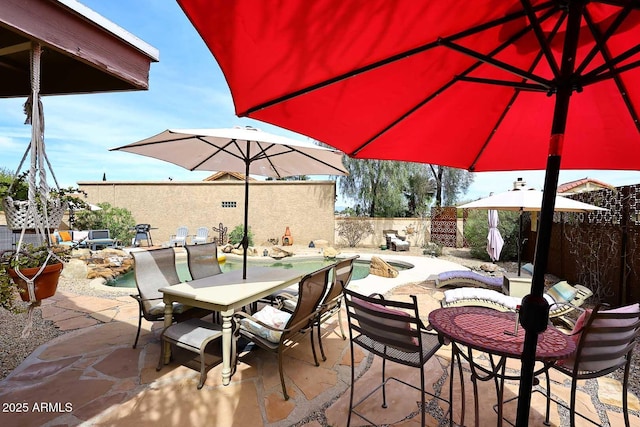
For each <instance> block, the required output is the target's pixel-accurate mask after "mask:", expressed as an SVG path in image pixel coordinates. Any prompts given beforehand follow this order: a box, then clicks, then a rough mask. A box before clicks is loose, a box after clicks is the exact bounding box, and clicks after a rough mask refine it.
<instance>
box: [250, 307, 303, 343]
mask: <svg viewBox="0 0 640 427" xmlns="http://www.w3.org/2000/svg"><path fill="white" fill-rule="evenodd" d="M253 318H254V319H256V320H259V321H261V322H262V323H264V324H266V325H269V326H271V327H273V328H276V329H284V328H285V326H286V324H287V322H288V321H289V319H290V318H291V313H287V312H286V311H282V310H278V309H277V308H275V307H273V306H270V305H265V306H264V307H263V308H262V309H260V310H259V311H258V312H256V313H255V314H254V315H253ZM240 327H241V328H243V329H245V330H247V331H249V332H251V333H253V334H255V335H257V336H259V337H260V338H264V339H266V340H268V341H271V342H273V343H278V342H280V338H281V337H282V332H281V331H274V330H271V329H269V328H265V327H264V326H262V325H259V324H258V323H256V322H254V321H252V320H251V319H241V320H240Z"/></svg>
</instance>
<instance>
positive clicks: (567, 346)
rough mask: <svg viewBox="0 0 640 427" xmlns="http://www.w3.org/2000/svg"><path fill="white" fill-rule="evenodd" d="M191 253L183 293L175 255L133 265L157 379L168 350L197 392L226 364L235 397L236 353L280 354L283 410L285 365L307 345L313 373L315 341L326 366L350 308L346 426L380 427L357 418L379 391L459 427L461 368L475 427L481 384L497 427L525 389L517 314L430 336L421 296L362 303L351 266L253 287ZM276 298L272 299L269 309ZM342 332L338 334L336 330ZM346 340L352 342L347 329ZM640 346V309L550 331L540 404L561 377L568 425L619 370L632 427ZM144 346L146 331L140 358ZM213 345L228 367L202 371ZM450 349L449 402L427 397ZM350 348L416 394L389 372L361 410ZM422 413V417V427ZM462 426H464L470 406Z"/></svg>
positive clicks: (432, 321) (450, 315)
mask: <svg viewBox="0 0 640 427" xmlns="http://www.w3.org/2000/svg"><path fill="white" fill-rule="evenodd" d="M186 248H187V255H188V257H187V263H188V266H189V271H190V273H191V276H192V278H193V280H190V281H181V280H180V279H179V278H178V277H177V273H175V252H174V250H173V248H163V249H155V250H149V251H140V252H135V253H134V254H133V255H134V258H135V261H136V266H135V271H136V273H135V277H136V285H137V287H138V292H139V295H137V296H134V298H136V299H137V300H138V302H139V304H140V319H142V318H143V317H144V318H147V319H148V320H162V319H164V325H165V328H164V330H163V332H162V334H161V345H162V351H161V355H160V359H159V361H158V367H157V369H158V370H161V369H162V367H163V365H165V364H167V363H169V362H170V358H171V350H172V349H171V346H172V345H173V346H175V347H176V348H178V347H179V348H182V349H187V350H189V351H191V352H193V353H196V354H197V355H198V357H197V358H193V359H190V360H188V361H185V362H181V363H183V364H185V366H189V367H192V368H193V369H196V370H199V371H200V380H199V383H198V388H201V387H203V385H204V383H205V381H206V376H207V372H208V370H209V369H211V367H212V366H215V365H217V364H219V363H220V359H221V363H222V368H223V369H222V383H223V384H224V385H228V384H229V383H230V379H231V376H232V375H233V373H234V372H235V367H236V364H237V363H238V354H237V349H236V342H237V340H238V338H240V337H242V338H244V339H245V340H248V341H251V342H253V343H254V344H256V345H257V346H258V347H260V348H263V349H265V350H267V351H270V352H273V353H276V354H277V357H278V368H279V374H280V381H281V386H282V391H283V397H284V399H285V400H287V399H288V398H289V395H288V393H287V388H286V385H285V380H284V366H283V353H284V352H285V351H286V350H287V349H289V348H291V346H293V345H294V344H297V343H299V342H300V341H301V340H304V339H306V337H307V336H309V339H310V345H311V348H312V352H313V357H314V363H315V365H316V366H318V365H319V363H318V357H317V353H316V347H315V341H316V340H314V335H316V336H317V341H318V345H319V348H320V352H321V356H322V359H323V360H325V359H326V356H325V354H324V349H323V347H322V339H321V337H322V334H321V330H320V326H321V324H322V323H323V322H324V321H326V320H327V319H329V318H330V317H332V316H333V315H334V314H335V313H338V314H340V312H341V307H342V304H343V302H344V305H345V307H346V310H345V311H346V313H347V319H348V322H347V323H348V325H349V339H350V345H351V358H352V360H351V389H350V401H349V415H348V421H347V425H350V423H351V417H352V415H356V416H358V417H360V418H362V419H364V420H365V421H367V422H368V423H372V424H373V422H372V421H371V420H370V419H369V417H370V414H366V413H364V412H363V411H362V410H359V409H358V407H359V406H360V405H361V404H362V403H363V402H364V401H365V400H367V399H370V398H374V397H375V398H378V396H379V394H377V393H376V391H377V390H378V389H382V405H383V407H386V405H387V402H386V397H385V396H386V392H385V389H386V387H387V386H388V385H389V383H390V382H392V381H394V382H399V383H401V384H404V385H406V386H409V387H412V388H415V389H417V390H420V396H421V397H420V406H419V408H427V405H426V402H425V396H426V395H431V396H432V397H433V398H436V399H438V400H441V401H443V402H445V403H448V404H449V409H448V412H447V413H446V414H447V416H448V418H449V420H450V423H451V424H453V415H454V414H453V408H452V406H453V405H451V403H450V402H452V401H453V400H454V396H453V390H454V387H453V384H454V383H453V382H454V379H455V375H454V374H455V369H456V367H457V369H458V370H459V377H460V378H459V380H460V383H461V392H462V394H463V396H462V399H463V401H464V393H465V391H464V382H463V378H462V377H463V370H462V362H463V360H464V362H466V363H468V364H469V366H470V376H471V382H472V385H473V389H474V402H475V404H474V409H475V415H476V416H475V423H476V425H478V422H479V417H478V408H479V407H478V400H477V394H478V387H477V382H478V381H488V380H493V381H494V383H495V385H496V397H497V405H496V406H495V408H494V409H495V410H496V412H497V414H498V425H502V423H503V413H502V405H503V403H504V402H503V400H504V399H503V390H504V382H505V380H517V379H518V378H519V374H517V373H510V372H508V371H507V359H509V358H514V359H520V357H521V355H522V348H523V342H524V335H525V334H524V330H523V329H522V328H518V327H517V325H518V319H517V313H516V312H515V311H499V310H495V309H493V308H488V307H470V306H446V304H445V305H444V306H443V307H442V308H439V309H436V310H433V311H432V312H431V313H429V314H428V320H429V324H428V325H425V324H423V322H422V320H421V319H422V317H421V315H420V313H419V310H418V302H417V298H416V296H413V295H411V296H410V302H406V301H392V300H386V299H384V297H382V296H381V295H378V294H376V295H369V296H365V295H362V294H358V293H356V292H354V291H351V290H349V289H348V288H347V285H348V284H349V281H350V279H351V275H352V271H353V261H354V258H355V257H354V258H348V259H341V260H337V261H336V263H334V264H331V265H329V266H326V267H323V268H320V269H318V270H316V271H313V272H306V273H305V272H303V271H299V270H295V269H284V268H272V267H270V268H266V267H250V268H248V270H247V276H246V278H243V277H242V271H241V270H233V271H230V272H227V273H222V272H221V270H220V267H219V265H218V262H217V246H216V244H215V243H207V244H203V245H189V246H186ZM294 283H298V286H297V292H293V293H292V292H282V290H283V289H285V288H287V287H290V286H291V285H292V284H294ZM479 290H484V291H487V290H486V289H479ZM492 292H493V291H492ZM272 295H275V297H274V298H268V297H269V296H272ZM259 300H261V301H267V302H269V301H275V304H276V305H275V306H273V305H270V304H268V303H267V304H265V305H264V306H263V307H262V308H261V309H260V310H259V311H257V312H254V313H253V314H249V313H248V312H247V307H250V306H251V305H252V303H254V302H256V301H259ZM187 307H190V308H187ZM211 312H214V313H216V314H217V315H219V318H217V317H215V316H214V318H213V320H214V321H206V320H203V319H202V318H201V317H204V316H205V315H206V314H207V313H211ZM174 321H177V323H174ZM339 324H340V325H342V321H341V320H340V319H339ZM139 328H140V326H139ZM341 333H342V336H343V338H346V335H345V334H344V331H342V329H341ZM639 335H640V306H639V305H638V304H634V305H631V306H627V307H623V308H619V309H614V310H604V309H603V307H601V306H597V307H596V308H595V309H594V310H592V311H585V312H584V313H583V315H582V316H581V317H580V318H579V319H578V321H577V322H576V325H575V327H574V329H573V331H572V333H571V334H565V333H563V332H561V331H560V330H559V329H556V328H555V327H554V326H553V325H551V324H549V325H548V326H547V328H546V330H545V331H543V333H542V334H541V335H540V337H539V340H538V346H537V350H536V360H537V361H540V362H542V367H541V368H540V369H539V370H538V371H536V372H535V374H536V375H545V377H546V378H547V382H546V384H547V387H546V388H545V389H541V390H536V391H540V392H542V393H544V394H545V396H546V397H547V399H549V402H550V401H551V400H552V399H555V397H553V395H552V394H551V390H550V388H549V387H550V385H549V381H548V378H549V374H548V371H549V370H550V369H555V370H558V371H560V372H563V373H565V374H567V375H568V376H569V377H571V379H572V396H571V401H570V402H569V406H570V408H571V410H570V413H571V417H572V425H573V418H574V417H575V390H576V388H575V387H576V386H575V382H576V380H579V379H585V378H595V377H598V376H601V375H606V374H609V373H611V372H613V371H615V370H617V369H619V368H624V370H625V373H624V378H625V379H624V384H623V397H622V399H623V407H624V408H623V409H624V412H625V422H626V425H627V427H629V420H628V414H627V398H626V390H627V386H628V384H627V382H628V371H629V366H630V356H631V354H632V350H633V347H634V344H635V338H636V337H638V336H639ZM138 336H139V330H138V333H137V335H136V342H135V343H134V347H135V345H136V343H137V340H138ZM218 341H221V342H222V343H221V357H218V358H215V359H214V361H213V363H208V362H206V361H207V360H208V359H207V357H206V354H205V353H206V350H207V348H208V346H209V345H211V344H212V343H214V342H218ZM443 344H451V352H452V356H451V360H452V363H451V373H450V376H449V381H450V387H449V390H450V392H449V396H448V399H445V398H443V397H441V396H439V395H437V393H436V394H432V393H430V392H428V391H427V390H426V386H425V379H424V378H425V376H424V370H425V364H426V363H427V362H428V361H429V359H430V358H431V357H432V356H433V355H434V354H435V353H436V352H437V351H438V349H439V348H440V347H441V346H442V345H443ZM354 345H358V346H360V347H362V348H364V349H365V350H368V351H369V352H371V353H373V354H374V355H376V356H379V357H382V358H383V359H384V362H394V363H399V364H402V365H405V366H411V367H415V368H417V369H420V386H417V385H415V384H413V383H412V382H407V381H405V380H402V379H400V378H397V377H394V376H387V375H386V374H385V366H386V363H384V362H383V368H382V369H383V374H382V381H381V383H380V384H379V385H378V386H377V387H376V388H375V389H374V390H371V391H370V392H369V393H367V394H366V395H365V397H364V398H362V399H361V400H359V401H358V402H354V396H355V393H354V387H356V382H357V381H356V378H355V365H356V363H355V360H354V351H353V349H354ZM480 353H482V354H486V355H487V357H488V358H489V360H490V362H491V363H490V364H489V365H487V364H486V363H481V362H478V360H480V359H479V357H478V355H479V354H480ZM561 404H563V403H561ZM548 408H549V407H548V406H547V415H546V416H547V417H548V411H549V409H548ZM425 412H426V411H421V417H422V418H421V425H423V426H424V425H425ZM578 415H580V416H583V415H582V414H578ZM460 417H461V423H462V424H464V405H463V406H462V413H461V414H460ZM508 422H511V421H508Z"/></svg>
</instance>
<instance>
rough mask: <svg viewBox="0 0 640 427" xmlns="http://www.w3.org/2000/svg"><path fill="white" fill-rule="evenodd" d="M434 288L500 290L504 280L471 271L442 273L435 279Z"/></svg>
mask: <svg viewBox="0 0 640 427" xmlns="http://www.w3.org/2000/svg"><path fill="white" fill-rule="evenodd" d="M435 282H436V288H442V287H444V286H455V287H468V286H474V287H479V288H487V289H493V290H496V291H501V290H502V285H503V282H504V279H503V278H502V277H492V276H485V275H483V274H480V273H476V272H475V271H472V270H451V271H444V272H442V273H440V274H438V276H437V277H435Z"/></svg>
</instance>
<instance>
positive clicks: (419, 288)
mask: <svg viewBox="0 0 640 427" xmlns="http://www.w3.org/2000/svg"><path fill="white" fill-rule="evenodd" d="M344 254H345V255H346V251H345V253H344ZM372 255H373V254H362V256H361V258H362V259H368V258H369V257H370V256H372ZM377 255H379V256H381V257H382V258H383V259H385V260H388V261H402V262H407V263H410V264H413V265H414V266H415V267H414V268H413V269H409V270H403V271H400V273H399V275H398V277H396V278H393V279H385V278H380V277H376V276H372V275H369V276H368V277H366V278H364V279H361V280H356V281H353V282H352V283H351V285H350V288H352V289H354V290H356V291H358V292H362V293H365V294H370V293H373V292H379V293H383V294H392V295H394V296H395V297H397V298H400V299H401V298H404V297H406V296H407V295H409V294H416V295H418V299H419V303H420V309H421V316H422V317H423V318H426V316H427V313H428V311H430V310H433V309H435V308H437V307H438V306H439V299H441V298H442V292H441V290H436V289H434V287H433V286H432V285H430V284H429V283H427V282H425V280H426V279H427V278H428V277H429V276H430V275H432V274H437V273H439V272H442V271H447V270H453V269H457V270H459V269H461V268H463V267H461V266H460V265H459V264H455V263H452V262H448V261H443V260H440V259H437V258H431V257H425V256H411V255H401V254H395V253H383V254H377ZM42 316H43V317H44V318H46V319H50V320H52V321H54V322H55V323H56V324H57V325H58V326H59V327H60V329H62V330H65V331H69V332H68V333H66V334H64V335H62V336H60V337H57V338H55V339H53V340H52V341H50V342H48V343H46V344H44V345H42V346H40V347H39V348H38V349H37V350H36V351H34V352H33V353H32V354H31V355H30V356H29V357H28V358H27V359H26V360H25V361H24V362H23V363H22V364H21V365H20V366H19V367H18V368H16V369H15V370H14V371H13V372H12V373H11V374H10V375H9V376H8V377H7V378H5V379H4V380H2V381H0V401H1V402H2V403H3V405H5V404H11V403H16V404H19V405H14V406H10V407H9V406H7V408H12V410H11V411H9V412H6V411H3V412H0V423H1V424H2V425H12V426H36V425H37V426H60V425H73V426H75V425H83V426H102V425H104V426H141V425H151V424H154V425H160V426H182V425H190V426H200V425H202V426H205V425H206V426H242V427H244V426H248V425H265V426H273V427H280V426H292V425H296V426H302V425H304V426H310V427H316V426H329V425H331V426H343V425H346V414H347V408H348V397H349V393H348V392H347V391H348V387H349V384H350V379H349V375H350V351H349V345H348V341H343V340H342V339H341V338H340V336H339V328H338V327H337V326H338V324H337V322H338V320H337V316H336V317H335V318H334V319H333V321H332V322H330V323H328V324H327V325H326V327H325V328H324V331H323V337H324V338H323V343H324V344H325V350H326V352H327V356H328V358H327V360H326V361H324V362H321V363H320V366H319V367H316V366H314V365H313V363H312V360H313V358H312V356H311V354H310V350H309V347H310V346H309V345H308V344H307V343H305V342H304V341H303V343H302V345H298V346H296V347H294V348H293V349H292V350H290V351H288V352H287V353H285V355H286V356H285V360H284V371H285V376H286V381H287V388H288V391H289V393H290V395H291V399H290V400H289V401H284V400H283V398H282V392H281V388H280V382H279V376H278V368H277V362H276V358H275V357H274V355H273V354H267V353H265V352H263V351H262V350H260V349H254V350H252V351H248V352H245V353H242V354H241V358H240V363H239V365H238V370H237V372H236V374H235V375H234V376H233V378H232V381H231V384H230V385H229V386H222V385H221V367H220V366H217V367H215V368H213V369H212V370H211V371H210V372H209V374H208V378H207V381H206V383H205V386H204V387H203V388H202V389H201V390H197V389H196V384H197V381H198V376H199V374H198V373H197V372H195V371H193V370H191V369H188V368H185V367H183V366H180V365H178V364H177V363H171V364H170V365H167V366H165V367H164V368H163V369H162V370H161V371H160V372H156V369H155V367H156V364H157V361H158V357H159V352H160V344H159V334H160V331H161V328H162V323H161V322H153V323H152V322H147V321H144V320H143V331H142V333H141V337H140V342H139V344H138V348H137V349H135V350H134V349H132V348H131V345H132V342H133V339H134V336H135V332H136V327H137V318H138V308H137V303H136V302H135V301H134V300H133V299H132V298H130V297H129V296H122V297H118V298H117V299H103V298H96V297H91V296H86V295H75V294H72V293H69V292H65V291H59V292H58V293H57V294H56V295H55V296H54V297H52V298H50V299H47V300H45V301H43V304H42ZM343 317H346V316H343ZM450 355H451V351H450V348H449V347H448V346H444V347H442V348H441V349H440V350H439V352H438V353H437V355H436V357H434V358H432V359H431V360H430V361H429V362H428V365H427V374H426V376H427V377H428V378H427V384H429V385H431V384H442V386H441V388H440V386H438V385H436V386H435V387H436V388H438V391H439V392H440V393H441V394H442V395H443V396H448V369H449V363H450ZM355 360H356V364H357V370H358V372H359V373H361V374H362V377H361V378H360V379H359V380H358V381H357V382H356V394H357V395H362V394H364V393H365V392H368V391H369V389H370V387H371V386H370V385H371V384H372V383H373V382H375V381H377V380H378V379H379V376H380V366H381V365H380V359H379V358H374V359H373V362H371V360H370V357H369V355H367V354H366V353H364V352H363V351H361V350H357V351H356V355H355ZM511 367H513V368H517V366H511ZM389 368H390V371H391V374H392V375H396V376H400V377H403V378H407V379H409V380H410V381H413V382H415V374H416V372H417V371H416V370H415V369H411V368H404V367H397V366H393V364H391V365H390V366H389ZM553 379H554V380H557V381H560V378H559V377H556V376H554V377H553ZM467 380H468V378H467ZM590 381H591V383H590V385H589V387H587V388H585V389H581V391H579V401H580V406H581V409H580V410H581V411H582V412H584V411H586V412H588V413H590V414H591V416H593V417H594V418H596V419H598V418H602V421H601V422H603V423H604V425H611V426H622V425H623V422H622V414H621V413H620V406H621V404H620V392H619V387H620V384H619V383H618V382H617V381H616V380H614V379H612V378H609V377H605V378H602V379H598V380H597V381H596V380H590ZM468 385H469V387H467V388H466V389H467V397H466V398H467V401H468V402H467V408H468V409H467V418H466V420H467V423H468V424H469V423H471V422H472V421H473V415H472V414H470V412H473V411H472V410H471V408H472V407H473V406H469V405H471V401H470V400H469V399H470V398H471V396H470V395H471V390H472V388H471V387H470V384H468ZM553 390H554V393H555V394H557V395H560V396H563V397H564V398H566V396H567V393H568V390H569V388H568V386H567V384H566V383H564V384H563V383H561V382H557V383H554V385H553ZM593 390H597V392H595V393H594V392H593ZM346 392H347V393H346ZM408 393H414V391H412V389H406V388H404V387H402V386H399V387H398V386H396V385H394V387H390V388H389V391H388V399H389V400H390V404H389V408H388V409H384V410H383V409H381V408H380V405H379V403H372V404H369V405H368V406H367V407H366V408H365V409H362V410H363V411H364V412H366V413H370V414H373V415H372V417H373V419H374V420H376V421H377V422H379V423H385V424H390V425H406V426H411V425H419V418H420V417H419V416H413V417H411V418H409V419H406V417H407V415H408V414H410V413H411V412H414V415H415V412H416V407H415V403H416V400H417V399H418V397H417V396H416V397H415V398H413V397H412V398H409V399H407V395H408ZM516 393H517V383H509V384H507V387H506V393H505V397H506V398H508V397H511V396H514V395H515V394H516ZM588 393H591V396H590V395H589V394H588ZM412 396H413V395H412ZM480 396H481V414H480V417H481V419H480V425H482V426H485V425H493V424H495V421H496V418H495V417H496V416H495V413H494V412H493V410H492V409H491V406H492V405H491V402H492V399H493V400H495V394H494V391H493V387H492V384H491V383H490V382H489V383H481V384H480ZM538 397H539V396H537V397H536V400H534V401H533V405H532V411H531V413H532V415H531V417H532V420H531V423H530V425H539V424H540V420H541V418H540V417H541V416H542V415H541V413H542V412H543V411H544V405H543V404H541V402H540V400H537V399H538ZM629 397H630V399H629V406H630V408H631V410H632V415H631V418H632V420H631V424H632V425H640V412H639V411H640V404H639V403H638V399H637V397H636V396H633V395H630V396H629ZM454 408H455V410H456V411H459V402H457V404H456V405H454ZM20 409H22V412H19V410H20ZM441 409H442V410H446V406H445V407H441ZM514 411H515V405H514V404H512V405H511V406H508V407H507V408H506V414H507V416H511V417H512V415H513V413H514ZM436 412H437V411H436ZM454 419H457V417H455V418H454ZM562 419H563V418H562V413H561V412H560V411H559V410H558V408H556V407H555V405H554V407H553V408H552V418H551V420H552V425H564V424H561V420H562ZM352 422H353V424H355V425H362V420H359V419H357V418H354V419H353V420H352ZM607 423H608V424H607ZM428 425H448V421H444V420H442V419H440V420H437V419H435V418H433V417H431V416H430V417H428ZM578 425H586V424H584V423H582V421H581V420H580V421H579V423H578Z"/></svg>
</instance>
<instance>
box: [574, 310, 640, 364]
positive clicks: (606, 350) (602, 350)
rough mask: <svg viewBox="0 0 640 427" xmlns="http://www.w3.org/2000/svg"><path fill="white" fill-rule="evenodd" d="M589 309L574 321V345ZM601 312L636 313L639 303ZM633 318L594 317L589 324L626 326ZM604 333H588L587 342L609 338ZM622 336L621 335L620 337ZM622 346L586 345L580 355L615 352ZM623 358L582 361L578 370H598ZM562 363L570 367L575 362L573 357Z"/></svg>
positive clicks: (586, 318) (589, 311) (577, 340)
mask: <svg viewBox="0 0 640 427" xmlns="http://www.w3.org/2000/svg"><path fill="white" fill-rule="evenodd" d="M591 312H592V311H591V310H585V311H584V312H583V313H582V314H581V315H580V317H578V320H577V321H576V324H575V326H574V328H573V331H572V335H571V337H572V338H573V339H574V341H575V342H576V345H577V344H578V342H579V341H580V336H581V335H582V333H581V332H580V331H581V330H582V328H584V325H585V324H586V322H587V320H588V319H589V316H591ZM601 312H603V313H638V312H640V304H638V303H636V304H631V305H627V306H624V307H620V308H615V309H611V310H602V311H601ZM635 321H636V320H635V319H596V320H595V321H594V322H593V323H592V324H591V325H592V326H596V327H605V328H606V327H620V326H627V325H631V324H633V323H634V322H635ZM632 333H633V331H631V332H627V333H625V337H626V336H629V337H630V334H632ZM606 336H607V335H606V334H598V333H590V334H589V336H588V340H589V342H594V341H599V340H603V339H610V338H606ZM620 338H623V337H620ZM622 348H624V346H617V347H588V348H584V349H583V351H582V355H588V356H593V355H598V354H607V353H611V352H615V351H618V350H621V349H622ZM622 360H623V358H622V357H621V358H619V359H616V360H603V361H588V362H583V363H581V364H580V370H584V371H600V370H603V369H606V368H608V367H610V366H613V365H615V364H617V363H619V362H622ZM562 362H563V363H562V365H563V366H565V367H572V366H573V364H574V363H575V359H574V358H573V357H571V358H569V359H567V360H564V361H562Z"/></svg>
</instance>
